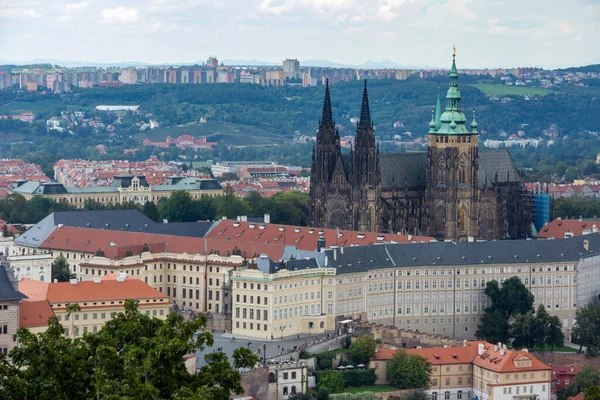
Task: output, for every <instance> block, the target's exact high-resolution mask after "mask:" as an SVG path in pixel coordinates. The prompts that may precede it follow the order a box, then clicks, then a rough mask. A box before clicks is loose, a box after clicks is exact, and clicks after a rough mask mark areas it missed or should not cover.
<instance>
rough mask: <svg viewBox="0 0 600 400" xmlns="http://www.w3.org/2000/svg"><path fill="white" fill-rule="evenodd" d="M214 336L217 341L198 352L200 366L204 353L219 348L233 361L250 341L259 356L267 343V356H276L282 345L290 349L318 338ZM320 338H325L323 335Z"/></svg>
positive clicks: (219, 334)
mask: <svg viewBox="0 0 600 400" xmlns="http://www.w3.org/2000/svg"><path fill="white" fill-rule="evenodd" d="M213 337H214V341H215V343H214V345H213V346H212V347H207V348H205V349H204V350H203V351H198V352H197V353H196V354H197V366H198V368H199V367H202V366H203V365H204V364H205V363H204V355H205V354H208V353H212V352H215V351H218V350H217V349H219V348H222V351H223V352H224V353H225V354H227V356H228V357H229V361H232V358H231V356H232V354H233V351H234V350H235V349H237V348H239V347H248V342H250V343H251V345H250V349H251V350H252V351H254V352H256V350H257V349H259V350H260V354H258V356H259V357H262V356H263V345H266V346H267V358H270V357H275V356H278V355H280V353H281V348H282V347H283V349H285V350H288V349H290V348H292V347H293V346H300V345H303V344H305V343H311V342H313V341H315V340H316V339H317V336H314V335H313V336H310V337H308V336H300V339H297V338H296V337H294V338H288V339H286V338H284V340H283V341H281V340H274V341H257V340H248V339H239V338H236V339H235V341H232V340H231V336H230V334H223V333H213ZM320 338H323V335H321V336H320Z"/></svg>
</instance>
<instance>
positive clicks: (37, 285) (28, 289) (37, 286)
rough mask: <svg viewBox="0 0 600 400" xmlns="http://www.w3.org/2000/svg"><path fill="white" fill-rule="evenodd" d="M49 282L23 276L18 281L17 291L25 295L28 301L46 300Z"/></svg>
mask: <svg viewBox="0 0 600 400" xmlns="http://www.w3.org/2000/svg"><path fill="white" fill-rule="evenodd" d="M48 285H50V283H49V282H40V281H34V280H33V279H29V278H25V279H21V280H20V281H19V292H21V293H23V294H24V295H25V296H27V297H28V298H27V300H28V301H46V300H47V299H48Z"/></svg>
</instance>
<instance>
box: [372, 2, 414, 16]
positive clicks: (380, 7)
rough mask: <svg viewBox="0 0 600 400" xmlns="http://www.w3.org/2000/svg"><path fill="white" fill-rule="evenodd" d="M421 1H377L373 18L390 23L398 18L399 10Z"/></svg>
mask: <svg viewBox="0 0 600 400" xmlns="http://www.w3.org/2000/svg"><path fill="white" fill-rule="evenodd" d="M419 1H421V0H379V2H378V4H377V11H376V13H375V17H376V18H378V19H380V20H382V21H392V20H394V19H396V18H398V17H399V16H400V12H399V11H400V8H401V7H402V6H404V5H406V4H410V3H416V2H419Z"/></svg>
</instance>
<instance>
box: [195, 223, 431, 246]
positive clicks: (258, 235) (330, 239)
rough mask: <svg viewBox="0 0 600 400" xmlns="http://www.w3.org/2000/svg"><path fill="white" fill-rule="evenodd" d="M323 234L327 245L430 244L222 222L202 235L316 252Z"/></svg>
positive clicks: (371, 235)
mask: <svg viewBox="0 0 600 400" xmlns="http://www.w3.org/2000/svg"><path fill="white" fill-rule="evenodd" d="M321 235H323V237H324V238H325V241H326V244H327V246H332V245H338V246H350V245H362V246H365V245H370V244H374V243H384V242H387V243H390V242H392V241H393V242H396V243H418V242H422V241H427V242H429V241H432V240H433V238H431V237H426V236H411V235H395V234H387V233H381V234H378V233H371V232H365V233H362V232H356V231H346V230H340V231H338V230H335V229H318V228H307V227H301V226H293V225H278V224H261V223H253V222H242V221H233V220H222V221H221V222H219V224H218V225H216V226H215V227H214V228H213V229H211V231H210V232H209V233H208V234H207V235H206V237H207V238H215V239H216V238H221V239H224V238H229V239H230V240H237V241H240V242H252V243H277V244H285V245H289V246H295V247H297V248H298V249H299V250H308V251H312V250H316V249H317V240H318V239H319V236H321Z"/></svg>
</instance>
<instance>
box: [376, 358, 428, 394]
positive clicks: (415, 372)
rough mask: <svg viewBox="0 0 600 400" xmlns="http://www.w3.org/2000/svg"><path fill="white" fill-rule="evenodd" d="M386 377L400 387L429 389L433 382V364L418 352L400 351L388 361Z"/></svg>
mask: <svg viewBox="0 0 600 400" xmlns="http://www.w3.org/2000/svg"><path fill="white" fill-rule="evenodd" d="M386 375H387V376H386V377H387V380H388V382H389V383H390V385H393V386H395V387H397V388H398V389H424V390H426V389H428V388H429V386H430V384H431V365H430V364H429V362H428V361H427V360H426V359H425V358H424V357H422V356H420V355H418V354H406V352H404V351H398V352H396V354H394V357H392V359H391V360H390V361H389V362H388V366H387V372H386Z"/></svg>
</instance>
